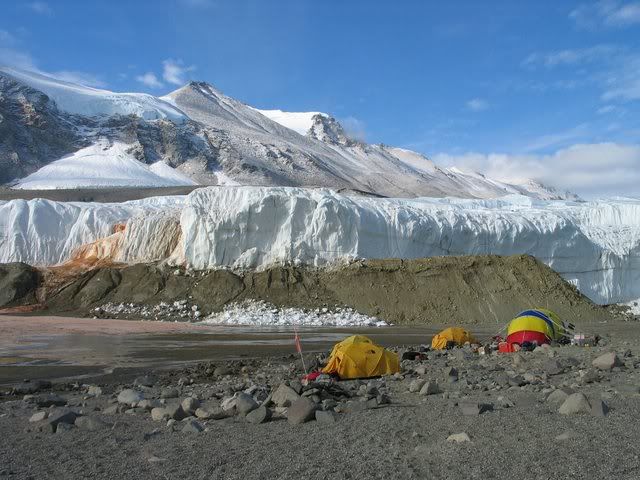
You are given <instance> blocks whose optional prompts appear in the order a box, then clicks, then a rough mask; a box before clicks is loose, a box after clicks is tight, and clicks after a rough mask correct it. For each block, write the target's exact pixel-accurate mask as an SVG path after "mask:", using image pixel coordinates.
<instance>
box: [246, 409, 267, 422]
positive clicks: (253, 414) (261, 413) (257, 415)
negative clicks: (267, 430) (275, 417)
mask: <svg viewBox="0 0 640 480" xmlns="http://www.w3.org/2000/svg"><path fill="white" fill-rule="evenodd" d="M245 418H246V420H247V422H249V423H253V424H256V425H257V424H259V423H265V422H268V421H269V419H270V418H271V410H269V409H268V408H267V407H265V406H261V407H257V408H255V409H254V410H251V411H250V412H249V413H247V416H246V417H245Z"/></svg>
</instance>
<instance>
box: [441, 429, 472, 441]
mask: <svg viewBox="0 0 640 480" xmlns="http://www.w3.org/2000/svg"><path fill="white" fill-rule="evenodd" d="M470 441H471V438H469V435H467V434H466V433H465V432H462V433H454V434H452V435H449V436H448V437H447V442H454V443H464V442H470Z"/></svg>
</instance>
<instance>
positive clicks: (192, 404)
mask: <svg viewBox="0 0 640 480" xmlns="http://www.w3.org/2000/svg"><path fill="white" fill-rule="evenodd" d="M181 405H182V410H184V411H185V413H187V414H188V415H193V414H194V413H196V410H197V409H198V407H199V406H200V400H198V399H197V398H193V397H187V398H185V399H184V400H182V403H181Z"/></svg>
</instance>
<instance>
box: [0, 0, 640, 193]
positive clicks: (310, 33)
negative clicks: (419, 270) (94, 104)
mask: <svg viewBox="0 0 640 480" xmlns="http://www.w3.org/2000/svg"><path fill="white" fill-rule="evenodd" d="M2 10H3V11H2V15H1V16H0V63H10V64H13V65H15V66H21V67H23V68H31V69H37V70H41V71H44V72H48V73H52V74H54V75H57V76H59V77H62V78H67V79H73V80H79V81H81V82H83V83H89V84H92V85H95V86H99V87H103V88H108V89H111V90H116V91H146V92H149V93H153V94H157V95H160V94H164V93H167V92H169V91H171V90H173V89H175V88H178V87H179V86H180V84H182V83H183V82H186V81H188V80H189V79H197V80H204V81H207V82H209V83H211V84H213V85H215V86H216V87H218V88H219V89H221V90H222V91H223V92H225V93H226V94H228V95H230V96H232V97H235V98H237V99H239V100H242V101H244V102H246V103H248V104H251V105H253V106H257V107H260V108H280V109H283V110H291V111H305V110H319V111H324V112H327V113H331V114H333V115H334V116H335V117H337V118H338V119H340V120H341V121H343V123H344V124H345V125H346V126H347V128H348V129H350V130H351V131H352V132H353V133H354V134H355V135H358V136H364V137H365V138H366V140H367V141H369V142H375V143H378V142H382V143H386V144H390V145H397V146H403V147H406V148H410V149H413V150H417V151H420V152H422V153H425V154H426V155H428V156H430V157H431V158H433V159H434V160H436V161H437V162H439V163H442V164H444V165H454V164H455V165H458V166H462V167H467V168H473V169H477V170H480V171H482V172H484V173H487V174H489V175H492V176H496V177H499V178H502V179H505V180H518V179H520V178H524V177H533V178H536V179H539V180H542V181H544V182H547V183H551V184H555V185H557V186H560V187H565V188H571V189H573V190H574V191H578V192H579V193H582V194H583V195H586V196H589V195H596V194H601V193H604V194H612V193H621V194H635V195H640V142H639V141H638V139H639V138H640V115H639V114H638V112H639V111H640V110H639V106H640V2H638V1H623V0H604V1H593V2H584V1H561V2H558V1H544V0H539V1H522V2H520V1H517V2H516V1H512V0H504V1H482V2H481V1H458V2H441V1H418V0H415V1H413V0H405V1H375V0H366V1H365V0H350V1H349V0H341V1H340V0H317V1H307V0H290V1H275V0H274V1H272V0H269V1H266V0H253V1H243V0H229V1H227V0H155V1H151V0H149V1H146V0H140V1H135V0H128V1H119V0H111V1H106V0H105V1H102V0H92V1H80V0H75V1H72V0H58V1H55V0H47V1H29V0H25V1H13V2H11V1H8V2H3V8H2Z"/></svg>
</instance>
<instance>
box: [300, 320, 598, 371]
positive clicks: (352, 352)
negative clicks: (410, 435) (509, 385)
mask: <svg viewBox="0 0 640 480" xmlns="http://www.w3.org/2000/svg"><path fill="white" fill-rule="evenodd" d="M505 329H506V334H507V335H506V338H502V337H500V336H496V337H494V339H495V342H494V343H493V344H491V345H481V344H480V343H479V342H478V341H477V340H476V338H475V337H474V336H473V335H472V334H471V333H470V332H469V331H468V330H466V329H464V328H460V327H449V328H446V329H444V330H442V331H441V332H439V333H437V334H436V335H434V336H433V339H432V341H431V349H432V350H447V349H451V348H454V347H462V346H465V345H467V346H469V348H470V349H471V350H472V351H474V352H477V353H479V354H488V353H490V352H492V351H498V352H500V353H510V352H516V351H519V350H523V349H524V350H533V349H535V348H536V347H538V346H541V345H545V344H550V343H552V342H556V343H560V344H568V343H572V344H574V345H584V346H586V345H593V344H595V343H596V342H597V338H593V337H591V336H586V337H585V335H584V334H575V335H574V333H573V329H574V326H573V325H572V324H570V323H567V322H563V321H562V320H561V319H560V317H558V315H556V314H555V313H554V312H552V311H551V310H548V309H545V308H535V309H530V310H524V311H522V312H520V313H519V314H518V315H517V316H516V317H515V318H514V319H513V320H511V321H510V322H509V323H508V325H506V327H505ZM299 351H300V350H299ZM406 353H413V354H415V355H414V357H415V356H419V355H420V354H419V352H405V353H404V354H403V359H404V358H405V356H406V355H405V354H406ZM406 358H408V357H406ZM398 372H400V360H399V358H398V355H397V354H396V353H394V352H392V351H389V350H387V349H385V348H383V347H381V346H379V345H376V344H375V343H373V342H372V341H371V339H369V338H368V337H365V336H362V335H352V336H350V337H347V338H346V339H344V340H342V341H341V342H339V343H337V344H336V345H335V346H334V347H333V350H332V351H331V354H330V356H329V359H328V362H327V364H326V366H325V367H324V368H323V369H322V370H321V372H312V373H311V374H309V375H307V376H306V377H305V380H306V381H311V382H312V381H317V380H318V378H319V376H321V377H325V376H326V375H329V376H331V377H332V378H337V379H340V380H352V379H362V378H373V377H380V376H384V375H393V374H395V373H398Z"/></svg>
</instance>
